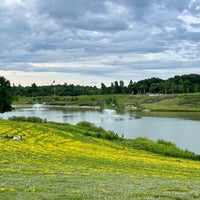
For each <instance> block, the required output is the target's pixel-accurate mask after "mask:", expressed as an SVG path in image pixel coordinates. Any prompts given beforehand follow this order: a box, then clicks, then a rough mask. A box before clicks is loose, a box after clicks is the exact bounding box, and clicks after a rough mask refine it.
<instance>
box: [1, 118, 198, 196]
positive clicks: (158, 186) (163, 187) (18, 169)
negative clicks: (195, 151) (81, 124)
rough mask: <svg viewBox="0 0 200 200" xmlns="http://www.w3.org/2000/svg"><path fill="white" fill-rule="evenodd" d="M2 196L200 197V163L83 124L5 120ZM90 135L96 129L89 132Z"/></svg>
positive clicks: (2, 139) (2, 130)
mask: <svg viewBox="0 0 200 200" xmlns="http://www.w3.org/2000/svg"><path fill="white" fill-rule="evenodd" d="M0 127H1V129H0V134H2V133H5V132H6V133H7V134H9V135H14V136H16V135H19V134H25V137H24V139H23V140H20V141H15V140H11V139H5V138H0V180H1V181H0V199H1V200H11V199H12V200H15V199H16V200H18V199H20V200H25V199H29V200H36V199H37V200H55V199H57V200H62V199H73V200H81V199H88V200H97V199H114V200H118V199H119V200H126V199H127V200H129V199H165V200H166V199H188V200H191V199H200V162H199V161H192V160H186V159H181V158H172V157H167V156H162V155H158V154H153V153H150V152H147V151H143V150H137V149H135V148H133V147H131V146H125V145H124V144H123V143H120V142H117V141H109V140H105V139H98V138H94V137H89V136H86V135H83V134H81V133H80V130H79V129H78V128H77V127H72V126H71V127H69V128H68V125H59V124H51V123H30V122H13V121H4V120H1V121H0ZM89 135H90V134H89Z"/></svg>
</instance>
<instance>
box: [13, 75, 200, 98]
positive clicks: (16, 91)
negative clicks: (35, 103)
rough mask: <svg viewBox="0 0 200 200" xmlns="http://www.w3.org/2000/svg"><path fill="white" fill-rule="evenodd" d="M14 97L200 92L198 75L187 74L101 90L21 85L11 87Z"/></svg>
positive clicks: (102, 88)
mask: <svg viewBox="0 0 200 200" xmlns="http://www.w3.org/2000/svg"><path fill="white" fill-rule="evenodd" d="M12 92H13V95H14V96H17V95H20V96H27V97H31V96H52V95H55V94H56V95H57V96H78V95H97V94H146V93H154V94H181V93H193V92H200V75H198V74H189V75H182V76H174V77H173V78H169V79H167V80H163V79H160V78H155V77H154V78H149V79H144V80H140V81H138V82H133V81H132V80H130V82H129V84H128V85H127V86H125V85H124V81H122V80H120V81H115V82H114V83H111V85H110V86H106V85H105V84H104V83H101V88H97V87H96V86H80V85H73V84H69V85H68V84H67V83H65V84H63V85H49V86H37V85H36V84H35V83H33V84H32V85H31V86H26V87H23V86H21V85H18V86H14V85H13V86H12Z"/></svg>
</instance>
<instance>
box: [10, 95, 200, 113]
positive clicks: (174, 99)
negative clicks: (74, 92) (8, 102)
mask: <svg viewBox="0 0 200 200" xmlns="http://www.w3.org/2000/svg"><path fill="white" fill-rule="evenodd" d="M199 99H200V93H187V94H162V95H155V96H154V95H149V94H141V95H132V94H112V95H111V94H110V95H82V96H75V97H71V96H56V97H53V96H38V97H22V96H18V97H15V99H14V102H13V104H14V105H17V106H19V105H22V106H24V105H32V104H34V103H36V102H37V103H44V102H45V103H46V105H60V106H73V107H77V108H80V107H81V106H92V107H94V106H99V107H101V108H110V109H115V110H118V111H124V109H125V108H126V106H127V105H134V106H135V107H136V108H137V109H135V108H134V109H133V111H141V110H145V109H147V110H151V111H190V112H191V111H192V112H200V101H199ZM130 110H131V109H130Z"/></svg>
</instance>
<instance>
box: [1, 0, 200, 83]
mask: <svg viewBox="0 0 200 200" xmlns="http://www.w3.org/2000/svg"><path fill="white" fill-rule="evenodd" d="M0 21H1V23H0V74H1V76H5V77H6V78H7V79H9V80H10V82H11V83H12V84H13V83H14V84H15V85H18V84H21V85H24V86H26V85H31V84H32V83H36V85H48V84H51V83H52V81H53V80H55V81H56V84H63V83H68V84H71V83H73V84H80V85H97V86H99V85H100V84H101V82H103V83H105V84H106V85H110V83H111V82H113V81H115V80H118V81H119V80H123V81H124V82H125V84H128V83H129V81H130V80H133V81H138V80H141V79H145V78H151V77H159V78H162V79H167V78H169V77H173V76H174V75H182V74H190V73H197V74H200V55H199V54H200V0H107V1H105V0H1V1H0Z"/></svg>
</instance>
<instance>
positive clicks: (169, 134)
mask: <svg viewBox="0 0 200 200" xmlns="http://www.w3.org/2000/svg"><path fill="white" fill-rule="evenodd" d="M11 116H26V117H28V116H36V117H40V118H43V119H46V120H47V121H55V122H62V123H70V124H76V123H78V122H80V121H89V122H91V123H94V124H95V125H96V126H101V127H102V128H104V129H106V130H112V131H114V132H115V133H117V134H118V135H119V136H120V135H122V133H123V134H124V135H125V137H126V138H136V137H140V136H142V137H143V136H145V137H148V138H150V139H152V140H157V139H164V140H166V141H171V142H173V143H175V144H176V145H177V146H178V147H179V148H181V149H187V150H189V151H192V152H195V153H197V154H200V145H199V142H200V113H190V112H140V113H130V112H126V113H124V114H118V113H116V112H115V111H114V110H108V109H105V110H103V111H99V110H94V109H93V110H86V109H69V108H56V107H43V106H41V105H40V104H36V105H34V106H33V107H29V108H28V107H27V108H16V109H15V110H13V111H12V112H8V113H4V114H1V115H0V117H1V118H3V119H7V118H9V117H11Z"/></svg>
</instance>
